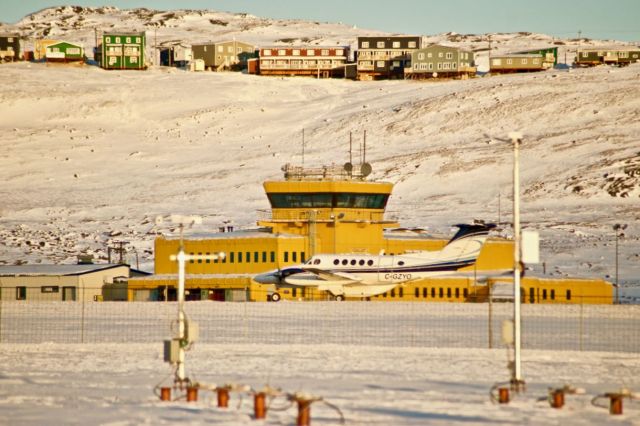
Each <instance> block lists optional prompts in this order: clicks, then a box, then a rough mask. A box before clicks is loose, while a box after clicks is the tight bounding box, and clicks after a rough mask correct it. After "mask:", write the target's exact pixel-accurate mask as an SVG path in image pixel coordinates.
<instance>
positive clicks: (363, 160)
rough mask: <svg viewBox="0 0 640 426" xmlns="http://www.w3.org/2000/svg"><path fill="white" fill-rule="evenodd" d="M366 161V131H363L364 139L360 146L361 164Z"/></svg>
mask: <svg viewBox="0 0 640 426" xmlns="http://www.w3.org/2000/svg"><path fill="white" fill-rule="evenodd" d="M366 162H367V131H366V130H365V131H364V141H363V148H362V164H364V163H366Z"/></svg>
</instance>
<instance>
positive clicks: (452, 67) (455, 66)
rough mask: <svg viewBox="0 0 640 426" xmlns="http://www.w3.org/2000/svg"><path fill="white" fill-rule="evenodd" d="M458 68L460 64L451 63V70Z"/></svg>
mask: <svg viewBox="0 0 640 426" xmlns="http://www.w3.org/2000/svg"><path fill="white" fill-rule="evenodd" d="M457 67H458V64H456V63H455V62H451V69H452V70H455V69H456V68H457Z"/></svg>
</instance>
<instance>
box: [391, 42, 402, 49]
mask: <svg viewBox="0 0 640 426" xmlns="http://www.w3.org/2000/svg"><path fill="white" fill-rule="evenodd" d="M393 48H394V49H400V42H399V41H394V42H393Z"/></svg>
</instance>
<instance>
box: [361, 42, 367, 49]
mask: <svg viewBox="0 0 640 426" xmlns="http://www.w3.org/2000/svg"><path fill="white" fill-rule="evenodd" d="M360 47H362V48H363V49H368V48H369V42H368V41H363V42H362V46H360Z"/></svg>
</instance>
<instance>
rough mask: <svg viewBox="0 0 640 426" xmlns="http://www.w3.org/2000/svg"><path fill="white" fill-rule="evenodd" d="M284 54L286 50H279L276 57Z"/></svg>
mask: <svg viewBox="0 0 640 426" xmlns="http://www.w3.org/2000/svg"><path fill="white" fill-rule="evenodd" d="M286 54H287V51H286V50H284V49H279V50H278V56H286Z"/></svg>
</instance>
